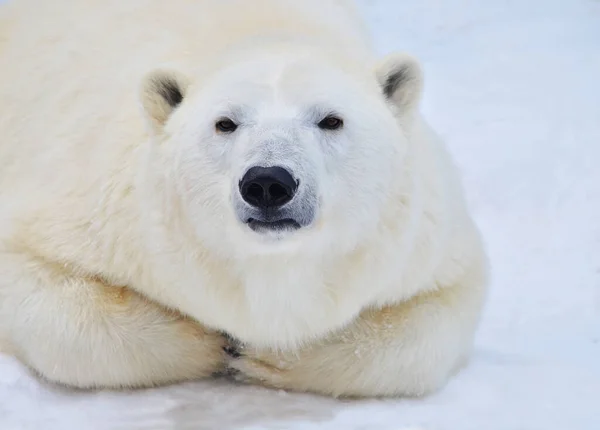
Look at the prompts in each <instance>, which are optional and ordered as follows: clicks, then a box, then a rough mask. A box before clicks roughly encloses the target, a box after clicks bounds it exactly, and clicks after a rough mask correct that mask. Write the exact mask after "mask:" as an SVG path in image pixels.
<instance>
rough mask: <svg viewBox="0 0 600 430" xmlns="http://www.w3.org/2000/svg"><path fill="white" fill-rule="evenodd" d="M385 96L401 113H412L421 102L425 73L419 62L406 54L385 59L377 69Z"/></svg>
mask: <svg viewBox="0 0 600 430" xmlns="http://www.w3.org/2000/svg"><path fill="white" fill-rule="evenodd" d="M375 74H376V76H377V80H378V82H379V85H380V86H381V89H382V91H383V95H384V96H385V97H386V99H388V100H390V101H391V102H392V103H393V104H394V105H396V106H397V107H398V108H399V109H400V111H401V112H410V111H412V110H413V109H415V108H416V107H417V106H418V104H419V102H420V101H421V94H422V92H423V71H422V69H421V65H420V64H419V62H418V61H417V60H416V59H415V58H413V57H412V56H410V55H408V54H405V53H393V54H389V55H387V56H386V57H384V58H383V59H382V60H381V61H380V62H379V63H378V64H377V65H376V67H375Z"/></svg>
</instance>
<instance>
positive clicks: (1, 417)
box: [0, 0, 600, 430]
mask: <svg viewBox="0 0 600 430" xmlns="http://www.w3.org/2000/svg"><path fill="white" fill-rule="evenodd" d="M360 5H361V7H362V8H363V9H364V12H365V15H366V17H367V19H368V20H369V23H370V24H371V26H372V28H373V32H374V35H375V38H376V42H377V46H378V47H379V49H380V50H381V52H382V53H383V52H388V51H390V50H394V49H406V50H408V51H409V52H412V53H414V54H415V55H417V56H418V57H419V58H420V59H422V61H423V64H424V67H425V70H426V92H425V100H424V111H425V113H426V115H427V117H428V118H429V120H430V121H431V122H432V123H433V125H434V126H435V127H436V128H437V129H438V130H439V132H440V133H441V134H442V135H443V136H444V138H445V139H446V140H447V142H448V145H449V147H450V150H451V151H452V153H453V154H454V156H455V157H456V160H457V162H458V163H459V165H460V167H461V169H462V171H463V175H464V181H465V186H466V190H467V193H468V199H469V202H470V205H471V208H472V211H473V213H474V216H475V217H476V220H477V222H478V224H479V225H480V227H481V229H482V231H483V234H484V236H485V238H486V242H487V246H488V249H489V252H490V255H491V259H492V265H493V284H492V291H491V294H490V297H489V300H488V305H487V308H486V313H485V317H484V320H483V322H482V325H481V329H480V331H479V333H478V337H477V343H476V350H475V354H474V356H473V359H472V362H471V364H470V366H469V367H468V368H467V369H465V370H464V371H463V372H462V373H460V374H459V375H458V376H457V377H456V378H455V379H454V380H452V381H451V383H450V384H449V385H448V386H447V387H446V388H445V389H444V390H442V391H441V392H439V393H438V394H436V395H434V396H431V397H429V398H426V399H421V400H401V399H392V400H366V401H337V400H333V399H328V398H322V397H316V396H311V395H299V394H291V393H284V392H280V391H274V390H267V389H261V388H256V387H243V386H235V385H232V384H229V383H226V382H224V381H207V382H198V383H189V384H182V385H178V386H172V387H167V388H159V389H155V390H146V391H137V392H133V393H125V392H120V393H115V392H112V393H111V392H96V393H91V392H74V391H69V390H66V389H63V388H58V387H53V386H49V385H46V384H43V383H40V382H39V381H37V380H36V379H35V378H33V377H32V376H31V375H30V373H29V372H28V371H27V370H26V369H25V368H23V367H22V366H21V365H20V364H18V363H17V362H16V361H15V360H14V359H12V358H10V357H8V356H5V355H0V428H1V429H3V430H12V429H29V428H35V429H37V428H43V429H47V430H51V429H61V430H63V429H83V428H85V429H125V428H127V429H141V428H144V429H246V430H251V429H252V430H259V429H260V430H263V429H289V430H295V429H298V430H309V429H317V428H318V429H356V430H358V429H381V430H399V429H405V428H408V427H411V426H413V427H415V428H421V429H425V430H459V429H460V430H462V429H473V430H475V429H478V430H479V429H485V430H538V429H539V430H542V429H543V430H559V429H569V430H595V429H600V169H599V168H598V167H597V164H598V163H599V162H600V82H599V78H600V2H599V1H598V0H486V1H476V0H421V1H418V0H411V1H408V0H404V1H400V0H362V1H360Z"/></svg>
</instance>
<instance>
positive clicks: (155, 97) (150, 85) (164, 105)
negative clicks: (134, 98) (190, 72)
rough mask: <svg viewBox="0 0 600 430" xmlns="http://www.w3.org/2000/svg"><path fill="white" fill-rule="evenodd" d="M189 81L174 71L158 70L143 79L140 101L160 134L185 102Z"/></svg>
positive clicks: (149, 119) (150, 121) (147, 116)
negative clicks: (173, 113)
mask: <svg viewBox="0 0 600 430" xmlns="http://www.w3.org/2000/svg"><path fill="white" fill-rule="evenodd" d="M188 87H189V80H188V78H187V77H186V76H184V75H183V74H182V73H179V72H176V71H174V70H166V69H158V70H153V71H151V72H150V73H148V74H146V76H144V78H143V79H142V85H141V89H140V101H141V103H142V108H143V109H144V113H145V115H146V118H147V119H148V122H149V123H150V125H151V126H152V128H153V130H154V131H155V132H159V131H160V130H161V129H162V128H163V127H164V125H165V123H166V122H167V120H168V119H169V116H171V113H172V112H173V111H174V110H175V109H176V108H177V107H178V106H179V105H180V104H181V102H182V101H183V99H184V97H185V95H186V92H187V89H188Z"/></svg>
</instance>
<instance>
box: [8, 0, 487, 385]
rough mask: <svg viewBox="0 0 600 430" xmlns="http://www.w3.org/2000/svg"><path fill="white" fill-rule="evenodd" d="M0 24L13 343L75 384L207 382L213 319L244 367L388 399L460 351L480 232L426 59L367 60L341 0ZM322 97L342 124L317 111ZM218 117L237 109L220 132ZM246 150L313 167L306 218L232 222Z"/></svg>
mask: <svg viewBox="0 0 600 430" xmlns="http://www.w3.org/2000/svg"><path fill="white" fill-rule="evenodd" d="M34 6H35V8H36V13H35V14H32V13H31V12H30V11H31V8H32V7H34ZM0 25H1V28H0V32H1V33H0V59H1V62H2V64H3V67H2V68H1V70H0V77H1V83H0V96H1V97H0V100H1V102H0V103H2V112H3V116H4V117H3V118H2V121H1V122H0V208H1V209H0V273H2V277H1V278H0V339H6V340H5V342H10V344H11V348H13V349H14V350H15V351H16V353H17V355H18V356H19V357H21V358H22V359H23V361H24V362H26V363H27V364H28V365H30V366H32V367H33V368H34V369H35V370H37V371H38V372H40V373H41V374H43V375H44V376H46V377H48V378H50V379H53V380H57V381H60V382H64V383H69V384H73V385H80V386H120V385H123V386H132V385H152V384H157V383H162V382H165V381H168V380H179V379H186V378H192V377H198V376H205V375H208V374H210V373H212V372H214V371H218V370H220V369H221V367H222V365H223V361H224V359H223V357H222V356H221V355H220V354H221V353H220V348H221V346H222V345H223V340H222V339H221V337H220V336H219V335H218V333H217V332H215V331H214V330H222V331H226V332H228V333H229V334H230V335H232V336H233V337H235V338H237V339H239V340H240V341H241V342H242V343H243V344H244V345H246V346H245V347H244V351H246V354H245V355H244V356H243V357H241V358H239V359H236V360H233V361H232V362H231V363H229V364H230V366H231V367H233V368H236V369H238V370H240V371H241V372H242V373H243V375H244V378H247V379H251V380H260V381H262V383H265V384H267V385H276V386H281V387H284V388H290V389H301V390H309V391H319V392H325V393H330V394H335V395H339V394H358V395H378V394H390V395H394V394H422V393H425V392H428V391H431V390H434V389H436V388H438V387H440V386H441V385H443V383H444V381H445V380H446V379H447V378H448V377H449V376H450V375H451V374H452V372H453V371H454V370H455V369H456V368H457V367H458V366H459V365H460V364H461V363H462V362H463V361H464V360H465V359H466V357H467V356H468V352H469V349H470V346H471V344H472V338H473V334H474V331H475V328H476V326H477V321H478V317H479V313H480V310H481V306H482V303H483V297H484V291H485V285H486V262H485V255H484V252H483V249H482V246H481V243H480V238H479V234H478V232H477V230H476V228H475V226H474V224H473V222H472V220H471V219H470V217H469V215H468V213H467V209H466V206H465V203H464V200H463V196H462V194H463V191H462V188H461V185H460V182H459V179H458V174H457V172H456V169H455V167H454V166H453V164H452V162H451V160H450V158H449V156H448V155H447V153H446V152H445V149H444V147H443V145H442V144H441V143H440V141H439V140H438V138H437V137H436V136H435V134H434V133H433V132H432V131H431V130H430V129H429V127H428V126H427V124H426V123H425V121H424V120H423V119H422V118H421V116H420V114H419V112H418V104H419V100H420V94H421V87H422V75H421V72H420V69H419V65H418V63H417V62H416V61H415V60H413V59H411V58H410V57H407V56H404V55H399V54H397V55H396V54H395V55H390V56H389V57H387V58H385V59H383V60H378V59H377V58H375V56H374V55H373V52H372V49H371V47H370V44H369V41H368V38H367V36H366V34H365V32H364V29H363V27H362V23H361V22H360V20H358V17H357V14H356V13H355V10H354V9H353V8H352V7H351V4H350V3H349V2H346V1H335V0H309V1H304V0H303V1H302V2H298V1H295V0H294V1H292V0H252V1H247V0H228V1H217V0H214V1H212V0H211V1H197V0H172V1H169V2H165V1H163V0H130V1H127V2H123V1H120V0H119V1H117V0H85V1H75V0H56V1H54V2H45V3H42V4H39V2H38V3H34V2H32V1H31V0H13V4H12V5H9V6H8V7H6V6H5V7H4V9H3V10H2V15H0ZM5 65H6V66H5ZM398 70H403V71H404V74H403V80H402V82H401V84H399V86H398V87H397V88H395V90H394V91H393V93H392V94H389V97H387V96H386V95H384V94H383V90H382V88H384V87H385V84H386V80H387V78H388V77H389V76H390V75H393V73H394V72H397V71H398ZM165 80H170V81H171V82H174V83H176V85H177V86H178V88H179V89H180V90H181V92H182V94H183V102H182V103H181V104H180V105H178V106H177V107H175V108H174V109H173V108H172V106H170V105H169V104H168V103H165V100H164V99H163V98H162V97H161V96H160V94H159V93H158V92H157V88H158V87H157V83H158V84H160V83H161V82H164V81H165ZM329 110H334V111H336V112H338V113H340V114H341V116H342V117H343V118H344V127H343V128H342V129H341V130H339V131H336V132H331V133H329V132H324V131H323V130H320V129H319V128H318V127H315V126H314V122H315V118H316V117H315V115H319V112H320V114H323V113H324V112H325V111H329ZM222 115H227V116H231V115H236V116H237V117H236V118H237V120H238V121H239V122H240V123H241V124H243V126H240V127H239V129H238V130H237V131H236V132H235V133H233V134H231V135H223V134H219V133H216V132H215V128H214V123H215V120H216V119H217V118H219V117H220V116H222ZM311 115H312V116H311ZM256 164H260V165H284V166H285V167H287V168H290V169H292V170H293V171H294V172H295V173H296V174H297V175H298V177H299V178H300V180H301V184H307V185H306V187H309V188H303V190H308V189H310V192H309V191H306V192H307V193H309V194H310V193H313V194H314V195H315V196H316V202H317V204H316V206H315V219H314V222H313V223H312V224H311V225H310V226H308V227H306V228H304V229H301V230H298V231H295V232H291V233H290V232H287V233H273V234H265V235H259V234H257V233H255V232H253V231H250V230H249V229H248V228H247V227H246V226H245V225H244V224H243V223H241V222H240V221H239V219H238V218H237V217H236V212H235V210H234V206H235V205H234V203H235V202H236V199H237V198H238V196H237V195H236V193H237V183H238V181H239V180H240V178H241V176H242V175H243V173H244V171H245V169H247V168H248V167H250V166H252V165H256ZM311 187H312V188H311ZM5 273H6V275H5ZM120 286H127V288H125V289H124V290H118V291H121V293H119V294H117V295H115V291H117V290H115V288H124V287H120ZM123 291H124V292H123ZM134 291H135V292H134ZM123 294H125V296H126V297H127V300H125V301H123V300H122V297H121V296H122V295H123ZM167 309H176V310H177V311H176V313H173V312H175V311H168V310H167ZM184 315H186V316H189V317H191V318H193V319H194V320H196V321H198V322H199V323H201V324H202V325H203V326H204V327H210V329H205V328H202V327H201V326H200V325H196V324H195V323H193V322H191V320H189V319H188V318H187V317H185V316H184ZM148 326H150V327H154V328H155V329H152V330H148V328H147V327H148ZM190 330H197V331H198V332H199V333H201V334H202V335H201V336H199V337H198V336H195V337H194V339H196V342H195V343H194V342H192V343H191V344H190V342H189V333H190ZM198 339H200V342H197V340H198ZM341 345H342V346H341ZM65 348H68V349H69V351H70V354H68V355H67V354H66V353H65ZM355 350H356V351H358V353H357V354H354V353H353V351H355ZM44 351H46V352H44ZM278 351H280V352H281V353H282V354H284V356H285V360H283V361H281V360H280V357H279V355H278V354H279V352H278ZM361 351H363V352H361ZM364 351H367V352H364ZM361 354H362V355H361ZM292 356H293V357H296V358H294V359H292V358H291V357H292ZM132 357H135V363H132V361H131V360H134V359H133V358H132ZM275 357H277V358H275ZM298 357H299V358H298ZM297 359H298V360H299V361H297ZM90 363H92V366H93V367H94V369H95V370H94V371H93V372H82V371H81V368H83V367H80V366H86V365H88V364H90ZM276 363H286V364H285V366H284V367H285V369H287V370H284V369H282V368H280V367H279V366H277V365H276ZM326 363H328V364H330V366H329V365H326ZM282 366H283V364H282ZM325 376H326V377H325Z"/></svg>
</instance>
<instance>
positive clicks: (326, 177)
mask: <svg viewBox="0 0 600 430" xmlns="http://www.w3.org/2000/svg"><path fill="white" fill-rule="evenodd" d="M421 83H422V74H421V69H420V67H419V64H418V63H417V62H416V61H415V60H414V59H413V58H412V57H410V56H407V55H405V54H392V55H389V56H387V57H386V58H384V59H383V60H382V61H381V62H379V63H378V64H376V65H367V66H365V65H364V64H360V65H359V64H351V63H350V62H347V63H342V62H340V61H333V60H331V59H330V58H323V57H317V56H315V55H305V56H299V55H297V54H294V55H291V54H287V53H285V52H283V53H282V52H277V53H273V52H268V53H262V54H257V53H252V55H247V56H245V57H241V58H236V59H235V61H224V62H222V63H220V64H219V66H218V67H213V68H211V69H210V70H209V69H206V70H204V71H202V72H197V73H195V74H190V73H185V72H183V71H180V70H177V69H158V70H154V71H152V72H151V73H149V74H148V75H147V76H146V77H145V79H144V81H143V85H142V96H141V100H142V106H143V109H144V112H145V115H146V118H147V119H148V123H149V124H150V126H151V133H152V135H153V137H154V139H153V143H152V145H153V153H154V154H155V155H154V156H156V157H158V158H159V159H160V162H159V163H158V164H157V166H159V167H158V168H156V169H155V170H158V171H154V172H153V174H155V175H159V176H160V179H159V180H160V181H161V183H160V185H159V186H158V187H156V188H155V189H158V190H163V191H164V192H165V193H166V194H168V195H169V196H175V201H176V202H175V203H173V202H174V200H169V202H170V203H166V204H167V205H170V204H173V205H175V206H178V207H179V208H180V210H181V213H180V214H179V218H180V219H183V220H184V221H183V222H185V223H187V224H188V227H191V228H190V229H188V230H187V231H193V232H194V233H193V234H194V235H195V236H196V237H195V239H196V240H198V241H199V242H200V243H201V244H202V246H203V247H207V248H209V249H211V250H212V251H214V252H217V253H219V255H222V256H224V257H227V258H245V257H249V256H256V255H264V254H273V253H279V254H281V253H284V254H290V255H293V254H305V255H310V256H312V257H314V258H319V256H324V255H327V256H331V255H337V254H342V253H345V252H348V251H349V250H351V249H353V248H354V247H356V245H357V244H358V243H360V241H361V240H363V239H364V238H365V237H367V236H368V235H370V234H372V232H373V230H374V229H376V228H377V225H378V223H379V222H380V217H381V214H382V211H383V210H384V208H385V207H386V205H388V204H389V202H390V199H394V198H396V196H395V194H394V190H395V189H396V188H397V186H398V184H399V183H401V182H402V181H403V180H404V178H405V174H406V172H403V171H402V165H403V163H402V160H403V157H404V156H405V153H406V149H407V146H408V143H409V135H410V126H411V121H412V117H413V115H412V113H413V112H414V111H415V110H416V107H417V104H418V101H419V99H420V94H421V86H422V85H421ZM154 179H155V180H156V178H154Z"/></svg>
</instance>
